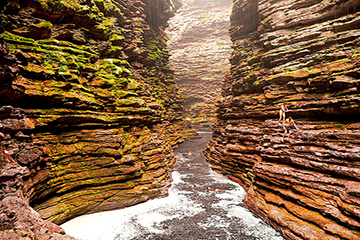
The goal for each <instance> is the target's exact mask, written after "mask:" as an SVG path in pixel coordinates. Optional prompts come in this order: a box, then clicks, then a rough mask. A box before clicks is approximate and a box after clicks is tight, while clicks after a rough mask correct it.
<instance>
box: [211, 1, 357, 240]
mask: <svg viewBox="0 0 360 240" xmlns="http://www.w3.org/2000/svg"><path fill="white" fill-rule="evenodd" d="M359 9H360V1H354V0H338V1H321V0H318V1H293V0H282V1H271V0H259V1H258V0H235V1H234V6H233V12H232V16H231V27H230V34H231V38H232V41H233V43H234V47H233V48H234V51H233V54H232V57H231V59H230V61H231V64H232V65H231V75H230V77H229V79H227V80H226V82H225V84H224V87H223V93H222V94H223V96H222V98H221V99H220V101H219V107H218V122H217V124H216V126H214V135H213V139H212V140H211V142H210V143H209V145H208V146H207V148H206V150H205V154H206V156H207V159H208V161H209V162H210V163H211V164H212V165H213V168H214V169H215V170H217V171H220V172H222V173H223V174H226V175H228V176H229V177H230V178H232V179H233V180H235V181H237V182H239V183H240V184H242V185H243V186H244V187H245V188H246V189H247V196H246V199H245V203H246V205H247V206H248V207H249V208H250V209H251V210H252V211H254V212H255V213H257V214H258V215H260V216H261V217H263V218H264V219H265V220H267V221H268V222H269V223H271V224H272V225H273V226H275V227H276V228H277V229H278V230H279V231H280V232H281V233H282V234H283V235H284V236H285V237H286V238H287V239H352V240H355V239H360V231H359V229H360V221H359V219H360V171H359V169H360V168H359V167H360V161H359V160H360V155H359V152H360V145H359V140H360V124H359V121H360V118H359V116H360V115H359V114H360V105H359V103H360V98H359V87H360V85H359V79H360V75H359V70H360V55H359V53H360V41H359V40H360V14H359ZM282 103H286V104H287V106H288V112H287V113H286V115H287V116H288V117H289V116H291V117H292V118H293V119H294V120H295V122H296V124H297V125H298V127H299V130H298V131H294V133H293V134H292V135H291V136H290V138H287V137H286V138H285V140H282V137H283V133H284V131H283V129H282V127H281V124H279V121H278V120H279V109H280V105H281V104H282Z"/></svg>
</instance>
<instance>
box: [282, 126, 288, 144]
mask: <svg viewBox="0 0 360 240" xmlns="http://www.w3.org/2000/svg"><path fill="white" fill-rule="evenodd" d="M286 134H287V130H286V128H285V132H284V134H283V136H282V139H281V140H282V141H284V139H285V136H286Z"/></svg>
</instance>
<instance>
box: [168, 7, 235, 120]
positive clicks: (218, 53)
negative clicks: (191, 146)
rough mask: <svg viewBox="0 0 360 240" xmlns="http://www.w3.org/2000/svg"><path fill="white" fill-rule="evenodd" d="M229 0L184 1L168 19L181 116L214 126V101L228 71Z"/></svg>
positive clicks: (170, 47) (229, 42)
mask: <svg viewBox="0 0 360 240" xmlns="http://www.w3.org/2000/svg"><path fill="white" fill-rule="evenodd" d="M231 2H232V1H231V0H221V1H218V0H185V1H184V3H183V6H182V7H181V8H180V9H179V10H178V11H177V12H176V15H175V16H174V17H172V18H171V19H170V20H169V27H168V28H167V29H166V31H167V32H168V35H169V46H168V48H169V50H170V52H171V54H172V56H171V57H170V65H171V66H172V67H173V69H174V71H175V76H176V79H177V83H178V84H179V87H180V90H181V91H182V93H183V95H184V98H185V102H184V116H185V117H186V118H188V119H190V120H191V121H192V122H193V123H195V124H213V123H214V122H215V119H216V107H215V103H216V99H217V98H218V97H219V96H220V93H221V85H222V81H223V79H224V76H225V75H226V73H227V72H228V71H229V67H230V63H229V60H228V59H229V57H230V53H231V47H230V46H231V44H232V43H231V40H230V37H229V30H228V29H229V25H230V18H229V15H230V12H231Z"/></svg>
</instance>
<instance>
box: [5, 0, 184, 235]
mask: <svg viewBox="0 0 360 240" xmlns="http://www.w3.org/2000/svg"><path fill="white" fill-rule="evenodd" d="M176 4H178V2H177V3H176ZM0 7H1V12H0V19H1V25H0V26H1V28H0V30H1V33H2V36H1V37H0V63H1V64H0V69H1V72H0V141H1V146H0V147H1V149H0V159H1V162H0V170H1V175H0V179H1V181H0V184H1V192H0V200H1V206H0V211H1V212H0V216H1V222H2V223H1V228H0V236H4V237H1V238H2V239H7V238H10V239H11V238H12V237H13V238H16V237H15V236H18V237H19V236H23V237H25V236H27V237H29V238H31V239H33V238H37V237H38V238H42V237H44V239H48V238H49V236H50V235H51V234H59V235H61V234H62V235H63V234H64V232H63V230H61V228H59V227H57V226H56V225H54V224H52V223H50V222H48V221H43V220H41V219H40V217H39V215H38V213H39V214H40V215H41V217H42V218H43V219H45V220H50V221H51V222H53V223H56V224H60V223H63V222H64V221H66V220H68V219H71V218H73V217H75V216H78V215H81V214H86V213H91V212H98V211H104V210H111V209H116V208H122V207H126V206H130V205H133V204H136V203H139V202H142V201H146V200H148V199H151V198H154V197H160V196H164V195H166V194H167V188H168V186H169V182H170V174H169V170H170V169H171V168H172V166H173V164H174V155H173V151H172V148H171V146H172V145H175V144H177V143H179V142H181V141H183V140H184V138H185V136H186V135H188V134H190V133H188V131H190V130H187V129H188V126H187V123H186V122H183V121H182V119H181V116H180V112H181V110H182V97H181V96H180V95H179V91H178V87H177V85H176V84H175V80H174V76H173V71H172V70H171V68H170V67H169V66H168V58H169V53H168V50H167V49H166V41H167V36H166V34H165V32H164V25H165V23H166V21H167V19H168V18H169V17H170V16H172V14H173V12H174V10H175V7H178V5H177V6H174V5H173V2H172V1H165V0H156V1H153V0H151V1H150V0H143V1H140V0H132V1H122V0H113V1H110V0H95V1H90V0H76V1H65V0H58V1H40V0H26V1H23V0H21V1H20V0H15V1H3V2H1V4H0ZM154 12H156V14H153V13H154ZM12 199H15V200H14V201H17V203H16V204H15V203H14V205H13V204H12V202H13V200H12ZM29 203H30V205H31V206H32V207H33V208H34V209H35V210H36V211H37V212H38V213H36V212H35V211H34V210H33V209H32V208H30V207H29V205H28V204H29ZM15 205H16V206H18V205H22V208H24V209H25V210H24V211H21V212H22V213H21V214H22V215H20V213H19V212H16V213H15V212H14V211H15V210H14V211H12V210H11V211H10V210H9V209H13V208H14V207H15ZM27 217H29V219H32V220H31V221H30V220H29V221H28V219H27ZM34 221H35V222H36V221H37V222H38V225H34V226H35V227H29V226H30V225H33V222H34ZM40 225H41V226H40ZM18 226H20V227H18ZM45 229H49V230H45ZM1 234H3V235H1ZM12 234H13V235H12ZM24 234H25V235H24ZM44 234H45V235H44ZM48 235H49V236H48ZM9 236H10V237H9ZM11 236H12V237H11ZM46 237H48V238H46ZM63 238H67V237H66V236H63ZM56 239H59V237H58V238H56Z"/></svg>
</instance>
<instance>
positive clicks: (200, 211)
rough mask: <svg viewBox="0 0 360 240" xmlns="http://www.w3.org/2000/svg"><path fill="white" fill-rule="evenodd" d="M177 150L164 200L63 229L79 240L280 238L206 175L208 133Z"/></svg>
mask: <svg viewBox="0 0 360 240" xmlns="http://www.w3.org/2000/svg"><path fill="white" fill-rule="evenodd" d="M197 130H198V133H199V134H200V135H201V138H197V139H192V140H189V141H186V142H185V143H183V144H181V145H180V146H179V148H177V149H176V151H175V152H176V155H177V156H178V157H179V160H178V162H177V165H176V166H175V168H174V171H173V173H172V177H173V182H172V187H171V188H170V189H169V196H168V197H166V198H160V199H154V200H150V201H148V202H145V203H142V204H138V205H135V206H132V207H129V208H125V209H120V210H115V211H109V212H102V213H95V214H90V215H84V216H81V217H78V218H75V219H73V220H71V221H69V222H67V223H65V224H63V225H62V227H63V228H64V229H65V231H66V232H67V233H68V234H70V235H72V236H74V237H77V238H79V239H83V240H95V239H96V240H100V239H102V240H110V239H114V240H130V239H131V240H145V239H148V240H160V239H162V240H165V239H171V240H184V239H189V240H200V239H203V240H205V239H206V240H210V239H211V240H216V239H218V240H223V239H226V240H235V239H236V240H252V239H259V240H270V239H271V240H281V239H283V238H282V237H281V236H280V234H279V233H277V232H276V231H275V230H274V229H272V228H271V227H269V226H268V225H266V224H265V223H264V222H263V221H262V220H261V219H259V218H257V217H256V216H254V215H253V214H252V213H251V212H250V211H248V210H247V209H246V208H244V206H243V199H244V196H245V191H244V189H243V188H242V187H240V186H239V185H238V184H236V183H234V182H232V181H230V180H229V179H227V178H226V177H224V176H222V175H220V174H217V173H215V172H214V171H212V170H211V168H210V165H209V164H208V163H207V162H206V161H205V158H204V155H203V149H204V147H205V146H206V144H207V142H208V141H209V139H210V138H211V129H210V128H208V127H206V128H198V129H197Z"/></svg>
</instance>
